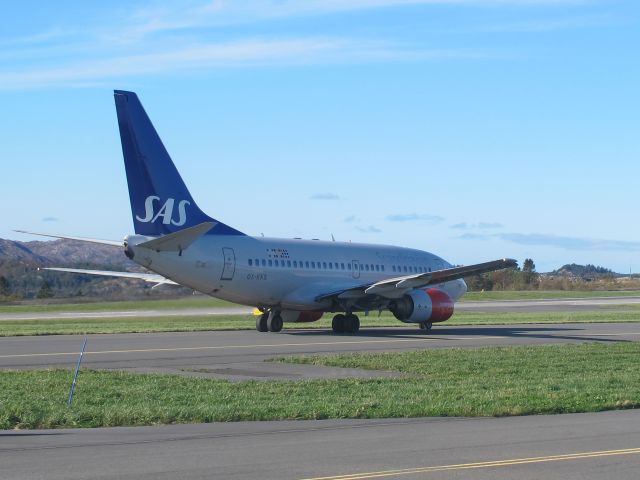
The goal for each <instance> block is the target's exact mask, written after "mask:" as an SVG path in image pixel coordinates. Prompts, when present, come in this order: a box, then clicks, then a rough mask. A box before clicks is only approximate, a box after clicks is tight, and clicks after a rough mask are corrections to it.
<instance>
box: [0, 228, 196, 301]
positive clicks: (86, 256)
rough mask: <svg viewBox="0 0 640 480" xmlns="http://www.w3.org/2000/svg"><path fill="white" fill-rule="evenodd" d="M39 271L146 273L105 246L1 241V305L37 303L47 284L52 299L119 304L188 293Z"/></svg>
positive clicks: (140, 283) (128, 281) (139, 283)
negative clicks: (118, 302) (48, 269)
mask: <svg viewBox="0 0 640 480" xmlns="http://www.w3.org/2000/svg"><path fill="white" fill-rule="evenodd" d="M42 267H70V268H89V269H97V270H120V271H131V272H143V271H145V270H144V269H143V268H142V267H140V266H139V265H137V264H136V263H134V262H132V261H131V260H129V259H128V258H127V257H126V256H125V255H124V253H123V251H122V249H121V248H117V247H111V246H108V245H98V244H92V243H87V242H79V241H69V240H54V241H33V242H18V241H14V240H5V239H0V277H4V278H5V281H3V282H2V283H3V285H2V290H4V291H1V290H0V301H1V300H4V301H7V300H21V299H32V298H36V297H37V296H38V293H39V292H40V290H41V288H42V287H43V285H45V283H46V284H47V285H49V287H50V292H51V294H52V295H53V297H54V298H78V297H80V298H82V297H85V298H93V297H95V298H100V299H113V300H116V299H118V300H119V299H135V298H146V297H148V296H150V295H156V294H157V295H162V296H166V295H171V296H174V295H176V296H177V295H184V294H185V293H191V290H189V289H185V288H171V287H162V288H159V289H154V290H151V287H152V286H153V285H152V284H149V283H146V282H143V281H142V280H131V279H121V278H111V277H96V276H90V275H77V274H70V273H61V272H49V271H46V270H39V268H42ZM45 288H46V287H45Z"/></svg>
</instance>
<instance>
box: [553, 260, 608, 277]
mask: <svg viewBox="0 0 640 480" xmlns="http://www.w3.org/2000/svg"><path fill="white" fill-rule="evenodd" d="M548 275H552V276H565V277H578V278H599V277H610V276H613V275H616V276H617V275H618V274H616V273H614V272H613V270H609V269H608V268H604V267H597V266H595V265H591V264H587V265H577V264H575V263H571V264H567V265H563V266H562V267H560V268H559V269H557V270H554V271H553V272H550V273H549V274H548Z"/></svg>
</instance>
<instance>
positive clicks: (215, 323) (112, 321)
mask: <svg viewBox="0 0 640 480" xmlns="http://www.w3.org/2000/svg"><path fill="white" fill-rule="evenodd" d="M331 318H332V314H326V315H325V316H324V317H323V318H322V319H321V320H319V321H317V322H314V323H304V324H295V323H294V324H285V329H290V328H294V329H299V328H324V329H327V330H330V329H331ZM360 322H361V325H362V328H372V327H404V328H407V329H417V326H416V325H411V324H405V323H402V322H399V321H398V320H396V319H395V318H394V317H393V315H391V314H390V313H388V312H387V313H383V314H382V315H381V316H380V317H378V315H377V314H372V315H370V316H368V317H365V316H364V315H361V316H360ZM584 322H587V323H606V322H640V306H634V305H615V306H610V307H606V308H600V309H598V310H593V311H586V312H534V313H511V312H508V313H503V312H498V313H483V312H464V311H462V312H457V313H456V314H455V315H454V316H453V317H452V318H451V319H450V320H447V321H446V322H445V323H442V324H436V325H435V326H434V331H435V332H437V331H438V329H442V328H446V327H447V326H452V325H509V324H516V323H524V324H526V323H584ZM254 328H255V317H254V316H252V315H209V316H166V317H128V318H83V319H53V320H3V321H0V337H9V336H20V335H81V334H96V333H105V334H107V333H149V332H194V331H213V330H251V329H254Z"/></svg>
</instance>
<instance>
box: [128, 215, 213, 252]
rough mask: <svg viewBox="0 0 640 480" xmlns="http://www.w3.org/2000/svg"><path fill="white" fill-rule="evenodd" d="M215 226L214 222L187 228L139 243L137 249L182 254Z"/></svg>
mask: <svg viewBox="0 0 640 480" xmlns="http://www.w3.org/2000/svg"><path fill="white" fill-rule="evenodd" d="M215 225H216V224H215V223H214V222H204V223H201V224H199V225H196V226H195V227H189V228H185V229H184V230H180V231H178V232H174V233H169V234H168V235H163V236H162V237H158V238H154V239H153V240H149V241H148V242H143V243H139V244H138V245H136V247H143V248H148V249H150V250H155V251H156V252H180V253H182V251H183V250H185V249H186V248H187V247H188V246H189V245H191V244H192V243H193V242H195V241H196V240H197V239H198V238H200V237H201V236H202V235H204V234H205V233H207V232H208V231H209V230H211V229H212V228H213V227H214V226H215Z"/></svg>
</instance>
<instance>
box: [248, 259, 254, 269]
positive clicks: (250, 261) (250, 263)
mask: <svg viewBox="0 0 640 480" xmlns="http://www.w3.org/2000/svg"><path fill="white" fill-rule="evenodd" d="M252 265H253V260H251V259H249V266H250V267H251V266H252Z"/></svg>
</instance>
